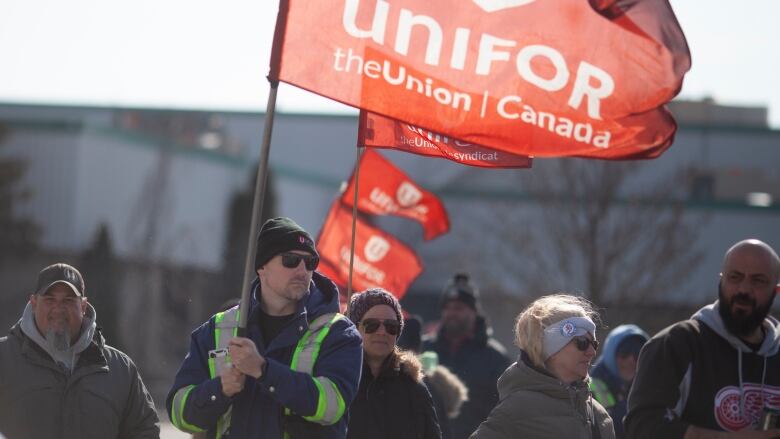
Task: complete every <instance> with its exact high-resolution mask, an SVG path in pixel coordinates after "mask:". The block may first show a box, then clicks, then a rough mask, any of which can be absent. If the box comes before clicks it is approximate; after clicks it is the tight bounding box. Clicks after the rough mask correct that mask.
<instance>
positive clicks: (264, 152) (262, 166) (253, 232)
mask: <svg viewBox="0 0 780 439" xmlns="http://www.w3.org/2000/svg"><path fill="white" fill-rule="evenodd" d="M270 82H271V88H270V91H269V93H268V104H267V105H266V107H265V126H264V128H263V144H262V147H261V148H260V163H259V164H258V166H257V179H256V181H255V197H254V201H253V202H252V222H251V225H250V227H249V240H248V242H247V246H246V261H245V263H244V282H243V284H242V286H241V305H240V308H239V312H238V334H239V335H240V336H243V335H244V334H245V332H246V325H247V319H248V318H249V315H248V314H249V301H250V298H249V295H250V293H251V292H250V291H249V286H250V284H251V282H252V279H254V277H255V251H256V250H257V229H258V226H257V223H258V222H259V221H260V218H261V216H262V214H263V201H264V200H265V183H266V179H267V177H268V155H269V154H270V152H271V132H272V131H273V128H274V114H275V113H276V92H277V90H278V89H279V81H275V80H270Z"/></svg>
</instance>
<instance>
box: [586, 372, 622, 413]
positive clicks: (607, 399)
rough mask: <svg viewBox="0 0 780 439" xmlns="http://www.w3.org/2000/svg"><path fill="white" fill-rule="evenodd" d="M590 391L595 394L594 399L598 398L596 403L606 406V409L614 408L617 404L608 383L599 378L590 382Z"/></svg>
mask: <svg viewBox="0 0 780 439" xmlns="http://www.w3.org/2000/svg"><path fill="white" fill-rule="evenodd" d="M590 391H591V392H593V397H594V398H596V401H598V402H599V403H600V404H601V405H602V406H604V408H605V409H609V408H612V407H613V406H614V405H615V404H616V403H617V400H616V399H615V396H614V395H613V394H612V392H610V390H609V386H607V383H605V382H604V381H602V380H600V379H598V378H592V379H591V380H590Z"/></svg>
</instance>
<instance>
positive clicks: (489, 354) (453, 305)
mask: <svg viewBox="0 0 780 439" xmlns="http://www.w3.org/2000/svg"><path fill="white" fill-rule="evenodd" d="M478 297H479V290H478V289H477V287H476V286H475V285H474V284H473V283H472V282H471V281H470V279H469V276H468V275H467V274H463V273H459V274H456V275H455V276H454V278H453V279H452V280H451V281H450V282H449V283H448V284H447V285H446V286H445V287H444V291H443V293H442V296H441V301H440V304H441V305H440V306H441V319H440V327H439V331H438V333H437V334H436V335H435V336H433V337H431V338H427V339H425V340H424V341H423V350H424V351H434V352H436V354H437V355H438V357H439V362H440V364H442V365H444V366H446V367H447V368H448V369H449V370H450V371H452V372H453V373H454V374H455V375H457V376H458V378H460V379H461V380H462V381H463V383H464V384H465V385H466V387H467V388H468V389H469V397H468V401H466V402H465V403H464V404H463V407H461V410H460V414H459V415H458V416H457V417H456V418H454V419H452V420H451V421H452V422H451V423H450V426H451V428H452V438H453V439H465V438H467V437H468V436H469V434H471V432H473V431H474V430H475V429H476V428H477V426H478V425H479V424H480V422H482V421H484V420H485V418H486V417H487V415H488V414H489V413H490V410H491V409H492V408H493V407H494V406H495V405H496V403H497V402H498V392H497V391H496V380H497V379H498V377H499V376H501V373H502V372H504V370H505V369H506V368H507V366H508V365H509V363H510V361H509V358H508V357H507V355H506V349H504V347H503V346H502V345H501V343H499V342H498V341H496V340H495V339H494V338H493V337H492V336H491V334H492V330H491V329H490V328H489V326H488V324H487V320H486V318H485V317H484V316H483V315H482V313H481V312H480V308H479V300H478Z"/></svg>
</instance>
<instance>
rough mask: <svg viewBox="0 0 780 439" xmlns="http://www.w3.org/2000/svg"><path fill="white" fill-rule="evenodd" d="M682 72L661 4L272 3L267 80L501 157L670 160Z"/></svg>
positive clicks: (549, 0)
mask: <svg viewBox="0 0 780 439" xmlns="http://www.w3.org/2000/svg"><path fill="white" fill-rule="evenodd" d="M591 3H594V4H595V5H596V7H602V8H605V9H600V10H599V11H597V10H595V9H594V8H593V7H592V6H591ZM633 4H635V5H633ZM626 5H628V6H626ZM689 68H690V54H689V52H688V46H687V43H686V42H685V38H684V36H683V33H682V31H681V30H680V27H679V24H678V23H677V20H676V19H675V18H674V14H673V12H672V10H671V7H670V5H669V3H668V0H640V1H630V2H629V1H626V0H623V1H621V0H616V1H610V0H592V2H588V1H584V0H514V1H507V0H463V1H460V2H457V7H453V2H452V1H451V0H394V1H393V2H389V1H387V0H321V1H317V2H310V1H303V0H281V2H280V13H279V20H278V22H277V29H276V36H275V44H274V53H273V55H272V65H271V73H270V77H271V79H279V80H282V81H285V82H288V83H290V84H293V85H295V86H298V87H301V88H304V89H306V90H309V91H313V92H315V93H318V94H321V95H323V96H326V97H329V98H332V99H335V100H337V101H340V102H344V103H346V104H348V105H352V106H355V107H359V108H362V109H365V110H368V111H372V112H375V113H378V114H381V115H383V116H387V117H390V118H392V119H396V120H399V121H402V122H404V123H408V124H411V125H413V126H418V127H425V128H426V129H429V130H431V131H434V132H437V133H441V134H443V135H447V136H448V137H450V138H455V139H459V140H461V141H464V142H469V143H472V144H478V145H483V146H487V147H490V148H494V149H497V150H501V151H505V152H509V153H512V154H518V155H528V156H534V157H562V156H581V157H592V158H604V159H625V158H652V157H657V156H658V155H660V154H661V153H662V152H663V151H664V150H665V149H666V148H668V147H669V146H671V143H672V141H673V137H674V133H675V131H676V124H675V122H674V119H673V118H672V116H671V114H670V113H669V112H668V111H667V110H666V109H665V108H663V105H664V104H665V103H666V102H668V101H669V100H671V99H672V98H673V97H674V96H675V95H676V94H677V92H678V91H679V90H680V88H681V85H682V79H683V75H684V73H685V72H686V71H687V70H688V69H689Z"/></svg>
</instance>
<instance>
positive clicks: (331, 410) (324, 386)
mask: <svg viewBox="0 0 780 439" xmlns="http://www.w3.org/2000/svg"><path fill="white" fill-rule="evenodd" d="M313 378H314V384H315V385H316V386H317V390H319V392H320V397H319V401H317V413H315V414H314V416H304V417H303V419H305V420H307V421H309V422H316V423H317V424H322V425H331V424H335V423H336V422H338V420H339V419H341V417H342V416H343V415H344V410H345V409H346V405H345V404H344V398H342V397H341V392H339V389H338V387H336V385H335V384H334V383H333V381H331V380H329V379H328V378H325V377H313Z"/></svg>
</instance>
